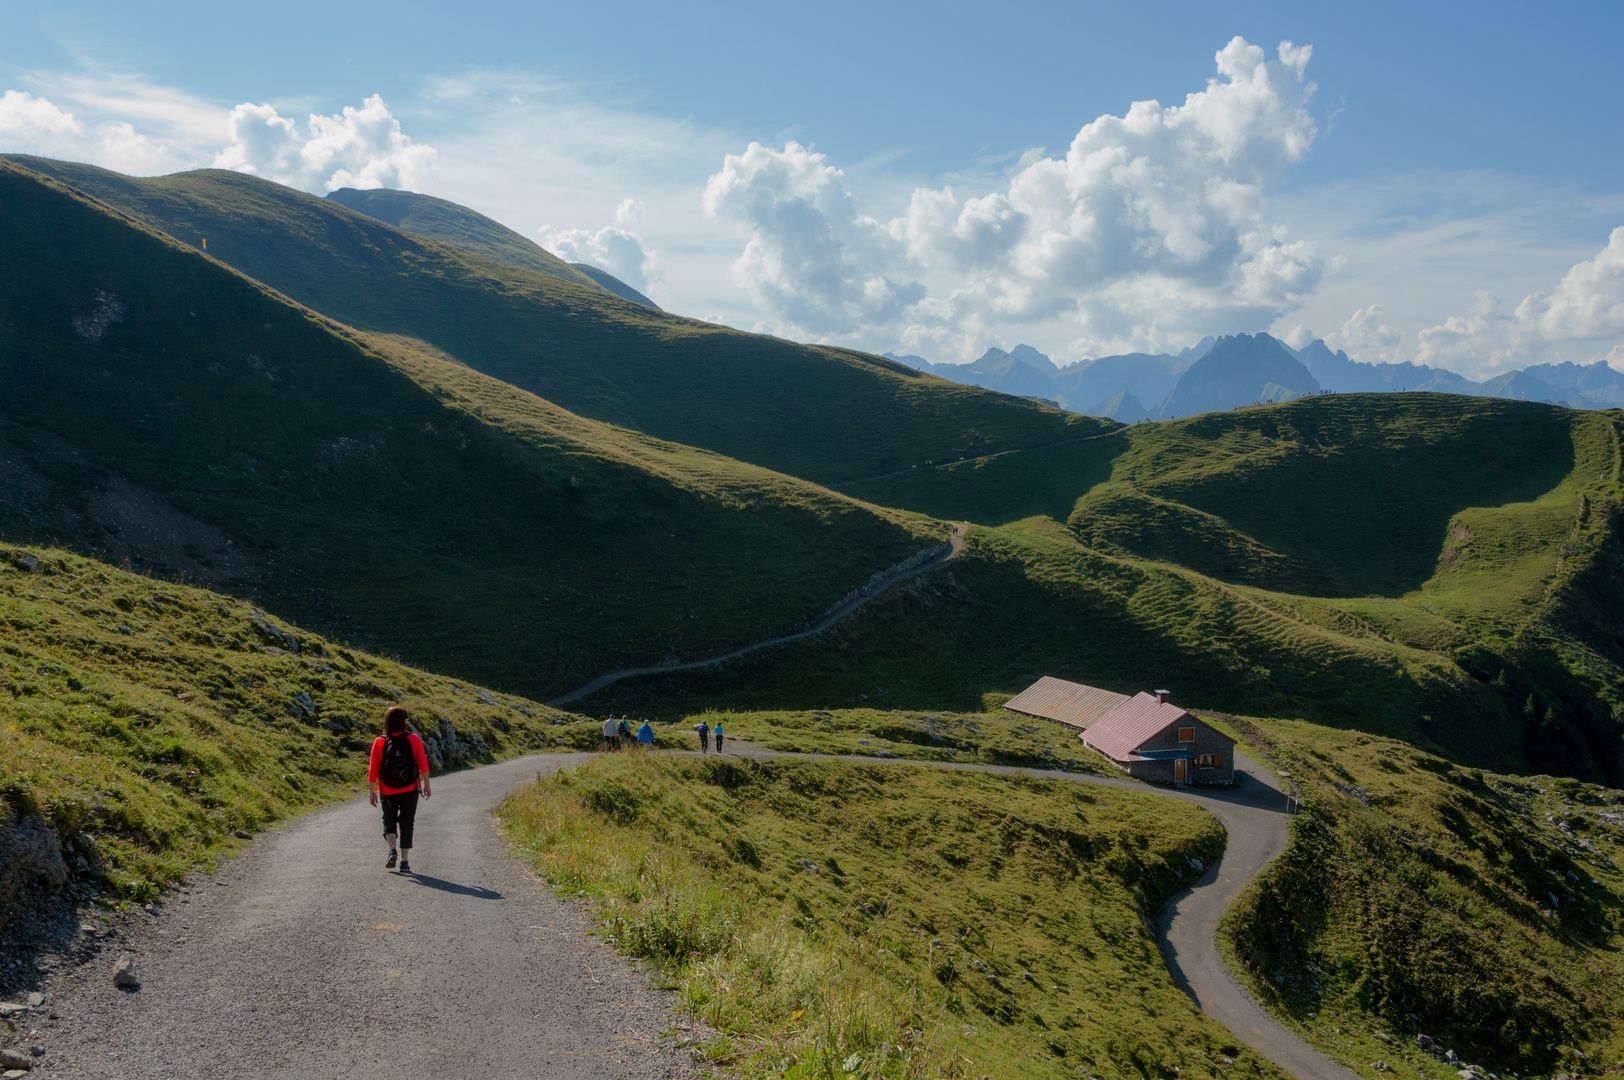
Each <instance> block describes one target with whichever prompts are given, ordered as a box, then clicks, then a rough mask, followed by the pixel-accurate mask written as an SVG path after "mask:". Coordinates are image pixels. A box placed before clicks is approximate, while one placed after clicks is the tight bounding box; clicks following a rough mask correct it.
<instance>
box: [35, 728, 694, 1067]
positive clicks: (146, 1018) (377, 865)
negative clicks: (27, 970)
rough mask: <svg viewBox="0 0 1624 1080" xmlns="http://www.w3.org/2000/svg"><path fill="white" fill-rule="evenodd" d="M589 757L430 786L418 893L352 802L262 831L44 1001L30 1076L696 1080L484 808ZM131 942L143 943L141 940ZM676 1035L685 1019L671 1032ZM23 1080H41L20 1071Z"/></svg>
mask: <svg viewBox="0 0 1624 1080" xmlns="http://www.w3.org/2000/svg"><path fill="white" fill-rule="evenodd" d="M585 758H586V755H563V754H548V755H537V756H534V757H527V758H519V759H515V760H513V761H507V762H502V763H500V764H497V765H490V766H486V767H484V768H480V769H472V770H468V771H466V772H457V773H449V774H447V775H445V776H440V777H436V778H435V780H434V797H433V798H432V799H430V800H428V801H427V802H425V803H423V804H422V806H421V807H420V809H419V811H418V819H417V850H416V851H415V852H414V853H413V859H412V868H413V870H415V871H416V873H415V874H414V875H413V876H409V877H408V876H404V875H401V874H398V873H394V872H390V871H386V870H385V869H384V867H383V861H384V855H385V852H386V849H385V847H384V843H383V840H382V839H381V836H380V834H381V832H382V828H381V824H380V822H379V820H378V811H376V810H374V809H373V808H372V807H371V806H369V805H367V802H366V800H365V799H362V798H357V799H353V800H351V801H350V802H347V803H344V804H343V805H340V806H334V807H330V808H328V809H326V810H322V811H319V812H317V813H314V814H311V815H310V816H308V817H305V818H301V819H299V820H297V821H295V822H293V823H292V824H290V825H289V826H287V827H286V828H283V829H279V830H277V831H275V832H271V833H267V834H264V835H263V836H262V837H261V839H260V841H259V842H258V843H256V844H255V845H254V846H253V848H252V849H251V850H250V851H249V852H248V853H247V854H246V855H244V856H243V857H242V858H239V859H237V860H235V861H233V862H232V863H230V864H229V865H228V866H226V867H225V868H224V869H222V871H221V872H220V873H219V874H216V875H214V876H212V877H206V878H205V877H199V878H197V879H195V880H194V882H193V883H192V885H191V886H190V888H189V890H188V892H186V893H184V894H182V895H180V896H177V897H173V898H172V899H171V900H170V901H169V902H168V903H167V904H165V905H163V908H162V909H161V910H162V914H160V915H156V916H148V915H144V914H141V915H137V917H136V919H135V920H133V921H134V923H135V924H136V925H132V926H129V927H128V928H127V929H126V931H125V933H124V935H123V936H124V938H125V941H124V942H122V943H121V944H123V945H124V946H126V948H125V949H124V950H122V951H129V952H131V953H133V955H134V956H135V958H136V965H137V968H136V970H137V974H138V975H139V977H140V979H141V987H140V989H139V990H137V991H133V992H132V991H120V990H115V989H114V988H113V986H112V982H111V978H110V973H111V970H112V963H113V960H114V959H116V958H117V956H118V955H119V952H120V951H121V950H120V949H119V948H109V949H106V950H104V951H102V952H101V954H100V956H99V957H98V958H97V959H96V960H94V961H92V962H90V963H88V964H85V965H84V966H83V967H81V968H79V969H78V970H77V971H76V972H74V973H73V974H72V975H69V976H67V977H65V978H64V980H63V981H62V983H60V984H58V985H55V986H50V987H47V990H48V992H49V997H48V1002H47V1004H48V1006H49V1007H50V1008H51V1009H52V1010H54V1011H56V1012H57V1013H59V1014H60V1016H61V1019H59V1020H57V1021H55V1022H51V1021H47V1020H43V1019H42V1020H41V1021H40V1022H39V1027H38V1035H37V1036H36V1037H35V1038H33V1039H30V1040H29V1041H38V1042H40V1043H42V1044H44V1045H45V1046H46V1048H47V1051H48V1053H47V1054H46V1056H45V1057H44V1058H43V1059H41V1061H40V1066H41V1072H43V1074H44V1075H45V1076H51V1075H57V1076H72V1077H80V1078H92V1077H109V1078H112V1077H117V1078H121V1080H127V1078H131V1077H164V1078H191V1077H222V1078H225V1077H267V1078H269V1077H276V1078H282V1077H286V1078H289V1080H292V1078H294V1077H298V1078H300V1080H304V1078H306V1077H311V1076H320V1077H346V1078H349V1077H354V1078H363V1077H364V1078H372V1077H378V1078H382V1077H391V1078H393V1077H400V1076H410V1075H428V1076H467V1077H480V1078H482V1080H484V1078H492V1080H496V1078H505V1077H538V1076H545V1077H548V1078H554V1077H557V1078H560V1080H563V1078H582V1080H586V1078H591V1080H598V1078H617V1080H618V1078H639V1080H641V1078H659V1080H667V1078H672V1080H674V1078H678V1077H683V1078H687V1077H695V1076H698V1075H700V1074H699V1073H698V1072H697V1071H696V1070H695V1069H694V1068H693V1066H692V1064H691V1060H690V1057H689V1055H688V1054H687V1052H686V1051H685V1050H683V1049H681V1048H680V1047H678V1046H677V1045H676V1040H674V1039H664V1040H662V1039H661V1038H660V1033H661V1032H663V1031H667V1030H669V1029H670V1028H672V1027H673V1025H674V1023H675V1021H674V1020H673V1014H672V997H671V995H670V994H669V993H664V992H660V991H656V990H652V989H650V987H649V984H648V979H647V977H646V976H645V975H644V974H642V973H641V972H639V971H637V970H636V969H635V968H633V967H632V965H630V964H629V963H628V962H627V961H625V960H624V959H622V958H621V957H619V956H618V955H616V954H615V953H614V951H613V950H612V949H610V948H609V947H608V946H606V945H604V944H603V943H602V942H600V941H598V940H597V939H596V938H591V937H588V936H587V935H586V931H587V930H588V929H590V925H589V920H588V917H587V915H586V913H585V912H584V911H583V910H581V909H580V908H578V907H576V906H573V905H570V904H566V903H564V902H562V901H560V900H558V899H557V898H555V897H554V896H553V895H552V894H551V893H550V891H549V890H548V889H546V888H545V887H544V886H542V885H541V884H540V883H539V882H538V881H537V880H536V879H535V878H533V877H532V876H531V875H530V874H529V873H528V872H527V871H526V869H525V868H524V866H523V865H522V864H521V863H520V861H519V860H517V859H515V858H513V857H512V856H511V855H509V854H508V851H507V846H506V842H505V839H504V838H503V836H502V835H501V834H500V833H499V832H498V831H497V829H496V828H495V825H494V822H493V819H492V818H491V816H490V813H489V812H490V810H491V809H492V808H493V807H495V806H496V804H497V803H498V802H500V801H501V799H502V798H503V797H504V796H505V795H506V794H507V792H508V791H509V790H510V789H511V788H512V787H513V786H514V785H515V784H517V783H520V782H522V781H524V780H527V779H529V778H531V777H533V776H535V775H536V774H537V772H538V771H541V772H551V771H553V770H555V769H558V768H564V767H568V766H570V765H573V764H576V763H578V762H580V761H582V760H585ZM143 923H144V924H145V925H141V924H143ZM681 1023H682V1024H683V1025H684V1026H686V1024H687V1022H686V1021H682V1022H681ZM36 1075H39V1073H38V1072H37V1073H36Z"/></svg>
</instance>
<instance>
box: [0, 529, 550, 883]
mask: <svg viewBox="0 0 1624 1080" xmlns="http://www.w3.org/2000/svg"><path fill="white" fill-rule="evenodd" d="M397 702H399V703H401V704H404V705H405V706H406V707H407V708H408V709H410V710H411V711H412V713H413V715H414V717H415V721H414V726H415V727H416V728H417V730H418V732H419V733H420V734H422V735H424V736H426V738H425V743H426V745H427V747H428V748H429V749H430V750H431V751H432V753H431V757H432V758H433V761H432V762H431V764H432V765H433V766H434V768H435V769H436V770H438V769H440V768H442V767H451V766H455V765H461V764H468V763H475V762H480V761H489V760H492V759H493V758H495V757H500V756H504V755H507V754H510V753H515V752H519V751H527V750H533V749H537V748H541V747H546V746H548V745H550V744H551V743H552V742H553V740H554V736H553V732H554V731H556V730H560V729H558V728H556V727H555V726H554V724H555V721H570V720H573V719H574V718H573V717H571V716H570V715H569V714H567V713H558V712H556V711H555V710H552V709H548V708H546V707H544V706H540V705H537V704H535V703H533V702H529V701H525V700H523V699H515V698H511V697H508V696H506V695H494V694H491V693H490V692H488V691H485V690H482V689H480V688H479V687H476V686H471V685H469V684H467V683H463V682H459V681H457V680H453V679H447V678H441V677H439V676H434V675H429V674H426V673H425V672H422V671H416V670H413V669H412V668H408V667H405V666H403V665H401V664H398V663H395V662H393V661H390V660H385V659H381V658H379V657H375V656H369V655H367V654H366V653H363V652H360V651H358V650H353V649H348V648H345V647H342V646H340V645H337V644H335V643H334V642H332V641H329V640H325V639H323V638H321V637H319V636H317V635H315V634H311V633H309V632H308V631H306V630H303V629H301V628H299V627H293V626H288V625H286V624H284V623H281V622H279V621H278V620H276V619H274V618H272V617H270V616H267V615H265V614H264V613H262V612H259V611H256V610H254V609H253V608H252V607H251V606H250V605H248V604H246V603H244V602H243V601H241V600H237V599H233V598H230V597H226V596H221V595H219V594H217V593H211V592H207V591H205V590H202V589H196V588H191V587H188V586H184V585H179V584H176V583H174V582H170V581H164V580H161V579H157V578H152V577H146V576H141V575H137V574H131V573H126V572H124V571H121V570H118V569H115V568H113V567H110V566H107V565H106V564H104V563H99V562H96V561H94V560H90V559H85V558H82V557H80V556H76V555H71V554H68V553H66V552H62V551H56V550H51V549H41V548H32V549H20V548H16V547H13V546H10V545H0V796H3V800H4V803H5V805H4V806H0V817H3V816H6V815H7V814H8V813H9V814H16V813H28V812H30V811H34V810H37V811H38V812H40V813H42V814H44V815H45V817H46V818H47V819H48V820H49V821H50V823H51V825H52V826H53V827H54V828H55V830H56V832H57V833H58V835H59V836H60V837H61V838H62V839H63V840H64V841H66V846H65V852H66V855H67V859H68V863H69V868H70V870H71V871H72V878H71V880H70V881H69V882H68V883H67V887H68V888H69V889H70V890H71V891H72V892H73V893H75V894H78V895H89V894H91V893H94V892H97V891H100V890H103V889H111V890H112V891H113V893H114V894H115V895H123V896H126V897H133V898H137V899H142V898H145V897H146V896H147V895H148V894H149V893H150V892H151V890H152V889H153V888H154V887H156V886H158V885H161V884H164V883H167V882H172V881H174V880H176V879H177V878H179V877H180V876H182V875H184V874H185V872H186V871H187V869H188V868H189V867H190V866H191V865H192V863H193V862H194V861H198V860H203V861H209V860H213V859H217V858H220V857H222V856H224V855H226V854H228V853H229V852H230V851H231V850H232V848H233V847H234V845H235V844H236V841H235V840H234V839H233V836H232V834H233V833H234V832H235V831H237V830H257V829H260V828H263V827H264V826H266V825H268V824H270V823H271V822H274V821H276V820H278V819H281V818H284V817H286V816H288V815H289V814H292V813H296V812H298V811H299V810H300V809H301V808H307V807H310V806H313V805H316V804H319V803H322V802H327V801H331V800H334V799H342V798H346V797H348V796H349V795H350V794H351V793H353V792H354V791H355V790H357V789H358V788H359V787H361V786H362V785H363V784H364V782H365V779H366V753H367V748H368V747H370V746H371V742H372V738H373V736H375V735H376V734H377V733H378V732H379V731H381V722H382V720H381V718H382V715H383V710H384V708H385V707H387V706H389V705H392V704H395V703H397ZM8 914H9V912H8Z"/></svg>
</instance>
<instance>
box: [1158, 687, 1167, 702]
mask: <svg viewBox="0 0 1624 1080" xmlns="http://www.w3.org/2000/svg"><path fill="white" fill-rule="evenodd" d="M1156 700H1157V701H1159V702H1161V703H1162V704H1163V705H1166V704H1167V691H1166V690H1158V691H1156Z"/></svg>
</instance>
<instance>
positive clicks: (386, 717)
mask: <svg viewBox="0 0 1624 1080" xmlns="http://www.w3.org/2000/svg"><path fill="white" fill-rule="evenodd" d="M409 719H411V714H410V713H408V712H407V711H406V710H405V709H403V708H401V707H400V706H399V705H391V706H389V708H388V710H387V711H386V712H385V713H384V714H383V730H384V733H383V734H382V735H379V736H378V737H377V739H376V740H374V741H373V743H372V762H371V764H370V765H368V766H367V784H368V785H369V787H370V788H371V791H372V805H373V806H377V805H378V795H379V793H380V792H381V793H382V794H383V838H384V840H386V841H388V843H389V861H388V862H386V863H384V864H383V865H384V867H385V868H386V869H393V868H394V865H395V829H396V827H397V825H398V826H399V828H400V872H401V873H403V874H409V873H411V872H412V864H411V857H412V823H413V822H414V821H415V820H416V818H417V791H418V787H419V786H421V787H422V789H423V798H425V799H426V798H428V797H429V757H428V755H427V754H426V753H424V752H423V740H422V739H419V738H418V737H417V735H416V734H414V733H410V732H408V731H407V730H406V721H407V720H409Z"/></svg>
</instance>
